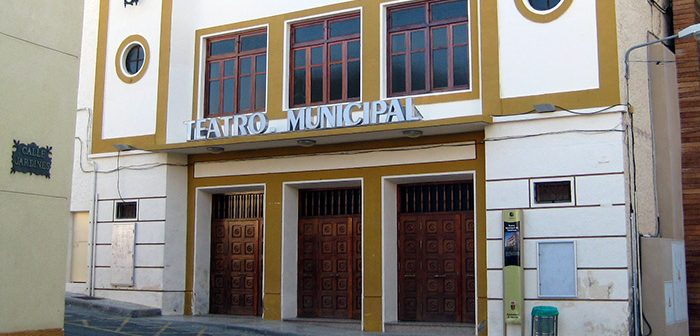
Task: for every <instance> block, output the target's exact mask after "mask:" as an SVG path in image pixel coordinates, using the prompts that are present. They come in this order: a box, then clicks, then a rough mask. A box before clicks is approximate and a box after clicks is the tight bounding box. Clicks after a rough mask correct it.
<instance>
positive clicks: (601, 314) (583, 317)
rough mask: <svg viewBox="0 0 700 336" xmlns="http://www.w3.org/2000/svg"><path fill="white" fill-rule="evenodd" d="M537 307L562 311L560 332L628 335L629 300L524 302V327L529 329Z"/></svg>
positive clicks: (561, 333) (567, 333) (563, 333)
mask: <svg viewBox="0 0 700 336" xmlns="http://www.w3.org/2000/svg"><path fill="white" fill-rule="evenodd" d="M534 306H554V307H557V309H558V310H559V335H627V334H628V325H627V318H628V316H629V314H630V313H629V309H628V308H629V304H628V302H627V301H610V302H600V301H525V312H527V314H524V316H525V317H526V318H525V325H524V330H530V327H531V323H532V321H531V320H532V319H531V317H530V314H529V312H531V311H532V307H534Z"/></svg>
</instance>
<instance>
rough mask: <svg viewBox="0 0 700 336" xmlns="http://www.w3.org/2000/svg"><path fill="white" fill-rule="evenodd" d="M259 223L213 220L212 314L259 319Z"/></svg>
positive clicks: (254, 220) (260, 299)
mask: <svg viewBox="0 0 700 336" xmlns="http://www.w3.org/2000/svg"><path fill="white" fill-rule="evenodd" d="M261 231H262V220H261V219H217V220H212V254H211V261H212V262H211V292H210V297H211V300H210V304H209V311H210V312H211V313H213V314H232V315H255V316H257V315H260V313H261V309H260V306H261V301H262V298H261V297H262V295H261V287H262V283H261V269H262V267H261V248H262V241H261V237H262V235H261Z"/></svg>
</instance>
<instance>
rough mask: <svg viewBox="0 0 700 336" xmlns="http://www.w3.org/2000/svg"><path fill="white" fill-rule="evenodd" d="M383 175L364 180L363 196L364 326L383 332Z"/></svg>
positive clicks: (371, 176) (364, 328) (367, 328)
mask: <svg viewBox="0 0 700 336" xmlns="http://www.w3.org/2000/svg"><path fill="white" fill-rule="evenodd" d="M381 182H382V181H381V177H380V176H379V175H370V176H368V177H367V178H366V179H365V181H364V188H363V189H364V190H363V191H362V197H363V199H364V202H363V206H364V210H363V212H364V216H363V221H362V235H363V237H362V252H363V253H362V262H363V266H364V267H363V268H364V270H363V273H364V274H363V277H364V279H363V282H364V288H363V291H362V293H363V294H362V295H363V301H362V306H363V310H362V315H363V316H362V321H363V323H362V325H363V330H364V331H374V332H379V331H382V324H383V321H382V200H381V195H382V184H381Z"/></svg>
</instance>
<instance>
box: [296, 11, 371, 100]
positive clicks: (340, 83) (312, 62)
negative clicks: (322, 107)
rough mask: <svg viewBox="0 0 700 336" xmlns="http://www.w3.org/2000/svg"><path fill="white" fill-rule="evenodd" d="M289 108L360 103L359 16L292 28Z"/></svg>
mask: <svg viewBox="0 0 700 336" xmlns="http://www.w3.org/2000/svg"><path fill="white" fill-rule="evenodd" d="M289 78H290V85H289V90H290V92H289V100H290V101H289V104H290V106H307V105H319V104H327V103H336V102H346V101H357V100H359V99H360V15H359V14H358V13H353V14H345V15H339V16H333V17H329V18H323V19H315V20H310V21H304V22H300V23H295V24H293V25H292V27H291V52H290V76H289Z"/></svg>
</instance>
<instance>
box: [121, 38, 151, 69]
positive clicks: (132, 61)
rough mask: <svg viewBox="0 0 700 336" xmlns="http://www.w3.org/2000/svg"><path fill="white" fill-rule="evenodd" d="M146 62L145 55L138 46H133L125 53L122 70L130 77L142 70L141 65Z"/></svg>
mask: <svg viewBox="0 0 700 336" xmlns="http://www.w3.org/2000/svg"><path fill="white" fill-rule="evenodd" d="M145 60H146V53H145V51H144V50H143V47H142V46H141V45H140V44H133V45H132V46H131V47H130V48H129V51H127V52H126V58H125V59H124V69H126V72H127V73H128V74H130V75H135V74H137V73H138V72H139V70H141V68H143V63H144V61H145Z"/></svg>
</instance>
